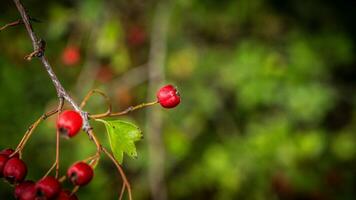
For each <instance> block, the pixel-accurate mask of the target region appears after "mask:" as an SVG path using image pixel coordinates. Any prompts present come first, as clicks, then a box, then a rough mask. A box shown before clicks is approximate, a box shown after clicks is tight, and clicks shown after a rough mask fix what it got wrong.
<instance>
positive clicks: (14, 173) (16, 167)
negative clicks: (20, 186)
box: [3, 157, 27, 183]
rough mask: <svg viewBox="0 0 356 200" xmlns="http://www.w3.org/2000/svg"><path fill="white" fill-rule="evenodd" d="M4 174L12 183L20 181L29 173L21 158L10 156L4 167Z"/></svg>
mask: <svg viewBox="0 0 356 200" xmlns="http://www.w3.org/2000/svg"><path fill="white" fill-rule="evenodd" d="M3 175H4V177H5V178H6V180H7V181H9V182H10V183H20V182H22V181H23V180H24V179H25V177H26V175H27V167H26V164H25V162H24V161H22V160H21V159H19V158H16V157H14V158H10V159H9V160H8V161H7V162H6V164H5V166H4V169H3Z"/></svg>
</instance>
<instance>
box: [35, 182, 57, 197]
mask: <svg viewBox="0 0 356 200" xmlns="http://www.w3.org/2000/svg"><path fill="white" fill-rule="evenodd" d="M35 188H36V199H53V198H56V197H57V196H58V195H59V192H60V191H61V184H60V183H59V181H58V180H57V179H55V178H54V177H52V176H47V177H45V178H43V179H41V180H39V181H38V182H37V183H36V186H35Z"/></svg>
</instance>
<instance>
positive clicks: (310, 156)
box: [0, 0, 356, 200]
mask: <svg viewBox="0 0 356 200" xmlns="http://www.w3.org/2000/svg"><path fill="white" fill-rule="evenodd" d="M24 3H25V6H26V7H27V9H28V11H29V13H30V15H31V16H32V17H34V18H38V19H40V20H41V21H42V22H41V23H34V28H35V30H36V32H37V33H38V34H39V35H40V36H41V37H43V38H44V39H46V41H47V51H46V54H47V55H48V57H49V59H50V61H51V63H53V66H54V70H55V71H56V72H57V74H58V76H59V78H60V80H61V81H62V82H63V84H64V86H65V87H66V88H67V89H68V90H69V91H70V92H71V94H72V95H73V97H74V98H75V99H76V100H78V101H79V100H80V99H81V98H82V97H83V96H84V94H85V93H86V92H87V91H88V90H89V89H90V88H100V89H103V90H105V91H107V92H108V94H109V95H110V96H111V97H112V99H113V106H114V109H115V110H120V109H125V108H126V107H128V106H130V105H133V104H137V103H140V102H143V101H145V100H146V98H147V97H146V94H147V78H148V75H147V73H139V77H136V76H134V77H131V75H132V74H133V71H135V69H137V67H139V66H140V67H139V68H140V69H141V70H142V69H143V70H147V66H146V65H145V64H146V63H147V62H148V60H149V59H150V53H149V50H150V46H151V41H150V38H151V37H152V36H153V35H152V34H151V32H152V30H153V28H152V27H153V23H154V21H153V17H154V16H155V12H157V9H156V8H157V5H160V4H161V3H162V2H160V1H141V0H134V1H112V0H108V1H99V0H86V1H75V2H74V1H69V0H60V1H58V0H57V1H38V0H31V1H24ZM170 7H171V9H170V10H171V12H170V19H169V20H170V21H169V27H168V30H169V31H168V37H167V44H166V46H167V52H166V57H165V68H164V71H165V76H166V82H167V83H174V84H176V85H177V86H178V88H179V90H180V92H181V95H182V102H181V105H179V106H178V107H177V108H176V109H173V110H165V111H162V115H163V117H164V123H163V127H162V130H163V131H162V134H161V137H162V139H163V141H164V145H165V146H164V147H165V151H166V156H165V160H166V162H165V166H164V174H165V180H166V185H167V190H168V199H219V200H225V199H226V200H230V199H345V200H347V199H355V198H356V191H355V190H354V188H355V184H356V171H355V169H356V168H355V167H356V165H355V164H356V132H355V131H356V127H355V122H356V118H355V116H356V115H355V113H356V112H355V111H356V107H355V103H356V96H355V88H356V78H355V77H356V65H355V63H356V57H355V46H356V45H355V41H356V26H355V25H354V20H355V18H356V4H355V2H354V1H352V0H341V1H331V0H330V1H321V0H310V1H303V2H301V1H297V0H289V1H281V0H265V1H262V0H239V1H235V0H225V1H220V0H205V1H198V0H176V1H171V2H170ZM0 16H1V17H0V25H4V24H6V23H8V22H10V21H12V20H16V19H17V18H18V17H19V15H18V13H17V11H16V8H15V6H14V5H13V4H12V3H11V1H4V2H2V3H1V6H0ZM67 46H77V47H79V49H80V54H81V60H80V62H79V63H78V64H75V65H73V66H66V65H64V64H63V61H62V60H61V58H62V57H61V55H62V53H63V50H64V49H65V48H66V47H67ZM0 48H1V54H0V90H1V93H2V97H1V98H0V147H1V148H5V147H15V146H16V144H17V142H18V141H19V140H20V138H21V136H22V135H23V133H24V132H25V130H26V129H27V127H28V126H29V125H30V124H31V122H33V121H34V120H35V119H36V118H37V117H39V116H40V115H41V114H42V113H43V112H44V111H45V110H49V109H50V108H53V107H54V106H56V94H55V90H54V88H53V86H52V85H51V82H50V79H49V78H48V76H47V74H46V73H45V71H44V70H43V68H42V66H41V65H40V63H39V62H38V61H37V60H33V61H31V62H27V61H24V60H23V57H24V56H25V55H26V54H28V53H29V52H30V51H31V42H30V40H29V38H28V36H27V35H26V32H25V29H24V28H23V27H21V26H18V27H12V28H9V29H7V30H5V31H1V32H0ZM154 98H155V96H152V99H154ZM87 108H88V110H89V111H90V112H93V113H99V112H104V111H105V109H106V108H105V104H104V102H103V101H102V99H100V97H96V98H94V99H92V100H91V101H90V103H89V106H88V107H87ZM149 109H156V110H159V109H162V108H160V107H159V106H158V107H153V108H149ZM128 118H129V120H131V121H134V122H135V124H137V125H139V126H140V127H141V128H142V129H143V134H144V135H145V127H144V124H145V121H148V123H149V121H150V119H146V117H145V111H137V112H135V113H132V114H130V115H129V116H128ZM54 120H55V118H50V119H49V120H47V122H45V123H43V124H42V125H41V126H40V127H39V129H38V130H37V131H36V133H35V134H34V136H33V138H31V139H30V141H29V144H28V146H26V148H25V152H24V159H25V161H27V163H29V178H30V179H38V178H40V177H41V176H43V175H44V174H45V172H46V171H47V170H48V168H49V167H50V165H51V164H52V162H53V161H54V154H55V148H54V147H55V127H54ZM95 129H96V132H98V133H99V135H100V136H99V137H100V140H101V141H102V142H103V144H104V145H105V146H109V142H108V140H107V138H106V136H105V133H104V132H105V127H104V126H103V125H100V124H98V125H97V126H96V127H95ZM147 145H148V144H147V140H145V139H143V140H141V141H140V142H139V143H138V150H137V151H138V159H134V160H129V159H126V160H125V163H124V168H125V169H126V172H127V174H128V177H129V179H130V180H131V183H132V188H133V195H134V197H135V199H150V189H149V181H148V175H147V168H148V165H149V164H150V163H151V162H150V160H149V157H148V154H149V153H148V150H147ZM93 152H95V147H94V145H93V144H92V143H91V142H90V141H89V140H88V138H87V136H86V135H85V134H80V135H79V136H78V137H76V138H74V139H71V140H63V142H62V144H61V160H62V161H61V172H62V173H64V172H65V170H66V168H67V167H68V166H69V165H70V164H71V163H73V162H74V161H77V160H80V159H85V158H86V157H88V156H89V155H91V154H93ZM120 185H121V181H120V178H119V175H118V174H117V172H116V171H115V169H114V166H113V165H112V164H111V163H110V161H109V160H108V159H102V160H101V163H100V164H99V166H98V167H97V169H96V170H95V178H94V181H93V182H92V183H91V184H90V185H88V186H87V187H83V188H81V189H80V190H79V193H78V196H79V197H80V198H81V199H93V197H95V199H116V198H117V195H118V191H119V190H120ZM67 187H70V185H67ZM103 188H105V189H103ZM11 193H12V188H11V187H9V186H8V185H7V184H6V183H3V182H1V183H0V199H9V196H11Z"/></svg>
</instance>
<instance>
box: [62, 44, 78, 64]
mask: <svg viewBox="0 0 356 200" xmlns="http://www.w3.org/2000/svg"><path fill="white" fill-rule="evenodd" d="M79 61H80V51H79V48H78V47H76V46H69V47H67V48H65V49H64V50H63V53H62V62H63V64H65V65H68V66H69V65H76V64H77V63H78V62H79Z"/></svg>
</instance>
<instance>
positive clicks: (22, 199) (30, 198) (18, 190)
mask: <svg viewBox="0 0 356 200" xmlns="http://www.w3.org/2000/svg"><path fill="white" fill-rule="evenodd" d="M35 198H36V188H35V183H34V182H33V181H24V182H22V183H20V184H18V185H17V186H16V187H15V199H17V200H34V199H35Z"/></svg>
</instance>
